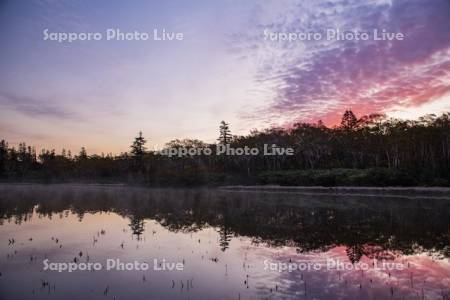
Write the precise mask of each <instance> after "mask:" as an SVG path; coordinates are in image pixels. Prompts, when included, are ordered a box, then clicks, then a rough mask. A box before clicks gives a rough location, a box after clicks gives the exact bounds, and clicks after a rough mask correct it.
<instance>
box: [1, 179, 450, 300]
mask: <svg viewBox="0 0 450 300" xmlns="http://www.w3.org/2000/svg"><path fill="white" fill-rule="evenodd" d="M449 219H450V201H449V200H448V199H444V198H442V197H435V196H433V195H426V194H423V193H422V194H420V195H417V196H414V195H413V196H411V195H408V197H406V196H402V195H398V194H397V195H395V196H382V195H364V194H359V195H355V196H352V195H348V194H346V195H338V194H334V193H320V194H319V193H314V192H312V193H308V194H304V193H303V194H302V193H300V192H292V191H291V192H273V191H272V192H267V191H228V190H216V189H146V188H140V187H127V186H120V185H117V186H111V185H109V186H102V185H6V184H5V185H0V222H1V223H0V224H1V225H0V253H1V254H2V255H1V256H0V272H1V277H0V298H1V299H62V298H64V299H80V298H81V299H98V298H104V299H278V298H283V299H314V298H315V299H360V298H364V299H390V298H392V299H402V298H405V299H411V298H413V299H446V297H448V295H449V293H450V278H449V274H450V262H449V257H450V231H449V225H448V220H449ZM45 259H48V261H49V262H58V263H69V262H76V263H87V262H92V263H95V262H98V263H100V264H102V266H103V267H104V268H103V269H102V270H98V271H79V270H77V271H74V272H67V271H63V272H58V271H52V270H44V264H43V261H44V260H45ZM108 259H116V260H120V261H121V262H124V263H126V262H134V261H137V262H140V263H144V262H145V263H148V264H149V266H150V269H149V270H146V271H142V270H139V271H138V270H131V271H126V270H115V269H114V270H106V269H105V267H106V261H107V260H108ZM155 260H156V261H157V263H156V265H157V267H158V268H159V269H158V270H155V269H154V262H155ZM330 260H332V261H335V262H341V263H343V264H346V265H347V266H348V267H350V266H355V268H353V269H348V270H347V269H345V270H337V269H327V268H326V262H327V261H330ZM374 262H375V263H376V264H377V266H378V268H375V267H374ZM176 263H180V264H182V265H183V270H182V271H179V270H168V269H165V270H161V269H164V266H166V267H170V266H172V264H176ZM294 264H295V266H297V267H299V266H300V267H303V266H306V265H308V264H309V265H314V264H315V265H320V266H321V268H320V269H317V270H315V269H309V270H299V269H296V270H291V271H290V272H289V271H288V270H280V269H276V267H279V266H283V265H290V266H293V265H294ZM383 264H384V266H386V264H389V265H388V266H392V265H394V264H398V265H399V266H402V269H401V270H400V269H395V268H393V269H389V268H384V269H383V268H381V266H382V265H383ZM361 265H367V266H369V269H367V270H358V269H356V267H357V266H361ZM268 266H269V267H268Z"/></svg>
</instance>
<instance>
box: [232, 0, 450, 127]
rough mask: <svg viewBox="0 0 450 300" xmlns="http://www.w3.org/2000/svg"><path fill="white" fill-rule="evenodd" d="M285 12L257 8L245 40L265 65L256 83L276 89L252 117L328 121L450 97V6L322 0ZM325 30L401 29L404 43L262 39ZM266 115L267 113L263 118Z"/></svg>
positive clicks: (245, 47)
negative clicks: (274, 34)
mask: <svg viewBox="0 0 450 300" xmlns="http://www.w3.org/2000/svg"><path fill="white" fill-rule="evenodd" d="M290 4H291V5H287V6H283V7H282V8H280V9H279V11H275V12H269V11H266V10H265V8H260V9H257V10H255V13H254V16H253V18H252V20H253V22H254V24H253V31H252V32H251V33H250V34H249V36H245V38H237V39H235V40H234V41H233V42H238V43H240V49H241V51H242V52H249V53H251V55H248V56H249V57H254V59H255V61H256V62H257V64H258V66H259V68H258V72H257V74H256V77H255V82H256V84H258V85H260V86H264V87H266V89H267V90H272V91H274V92H275V97H274V98H273V100H272V102H271V103H270V104H269V105H268V107H266V108H264V109H262V110H260V111H258V112H257V113H253V114H250V116H247V117H250V118H254V119H261V118H271V119H277V120H282V121H286V122H290V121H298V120H302V121H317V120H318V119H322V120H324V121H325V122H326V123H328V124H335V123H336V122H337V120H338V118H339V116H340V114H341V113H342V111H343V110H345V109H348V108H351V109H354V110H355V111H357V112H358V113H360V114H366V113H371V112H385V113H386V112H387V113H388V112H389V111H390V109H392V108H393V107H396V108H397V109H398V107H405V108H407V107H411V106H419V105H422V104H424V103H427V102H429V101H433V100H435V99H437V98H439V97H443V96H444V95H446V94H448V93H450V59H449V57H450V34H449V32H450V21H449V20H450V2H448V1H445V0H434V1H424V0H416V1H405V0H397V1H395V0H394V1H369V2H365V3H364V4H361V2H360V1H355V0H349V1H316V2H314V4H310V3H308V4H306V3H304V2H302V3H299V4H292V3H290ZM327 28H338V29H340V30H343V31H345V30H359V31H366V32H372V31H373V30H374V29H378V30H379V31H381V30H382V29H386V30H388V31H391V32H401V33H403V34H404V35H405V36H406V38H405V40H403V41H374V40H367V41H336V40H330V41H328V40H325V39H323V40H320V41H297V42H279V41H271V40H264V37H263V31H264V29H268V30H270V31H271V32H324V31H325V30H326V29H327ZM261 112H264V113H261Z"/></svg>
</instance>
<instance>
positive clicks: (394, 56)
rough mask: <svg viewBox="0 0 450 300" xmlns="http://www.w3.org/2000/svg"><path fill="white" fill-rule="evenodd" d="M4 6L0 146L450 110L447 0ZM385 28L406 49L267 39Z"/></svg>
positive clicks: (102, 144)
mask: <svg viewBox="0 0 450 300" xmlns="http://www.w3.org/2000/svg"><path fill="white" fill-rule="evenodd" d="M159 2H162V1H145V2H144V1H142V2H139V1H133V2H131V3H126V2H121V1H116V2H112V1H76V2H75V1H51V0H47V1H44V0H41V1H2V2H1V4H0V33H1V36H2V46H1V47H2V48H1V52H0V66H1V69H0V138H5V139H7V140H8V141H9V142H10V143H11V144H12V145H15V144H16V143H18V142H20V141H26V142H28V143H29V144H32V145H36V146H37V148H42V147H46V148H56V149H58V150H59V149H61V148H63V147H65V148H68V149H71V150H72V151H78V150H79V148H80V147H81V146H85V147H86V148H87V150H88V152H90V153H100V152H102V151H104V152H113V153H119V152H122V151H128V150H129V148H128V147H129V144H130V142H131V140H132V138H133V137H134V136H135V135H136V134H137V132H138V131H139V130H142V131H143V132H144V136H145V137H146V138H147V139H149V140H150V147H157V148H159V147H161V146H162V145H163V144H164V143H165V142H168V141H169V140H171V139H174V138H199V139H203V140H205V141H207V142H213V141H215V139H216V137H217V127H218V123H219V122H220V121H221V120H226V121H228V122H230V123H231V128H232V131H233V132H234V133H236V134H246V133H248V132H249V131H250V130H251V129H253V128H264V127H268V126H272V125H285V124H289V123H291V122H293V121H317V120H318V119H322V120H324V121H325V123H327V124H330V125H332V124H335V123H336V122H337V120H338V119H339V118H340V116H341V114H342V112H343V110H345V109H349V108H351V109H353V110H354V111H355V112H356V113H358V114H366V113H372V112H383V113H387V114H388V115H390V116H395V117H401V118H416V117H418V116H420V115H423V114H426V113H437V114H438V113H441V112H444V111H450V96H449V93H450V1H448V0H421V1H415V0H404V1H382V0H377V1H364V3H363V1H356V0H346V1H264V2H262V1H245V2H244V1H164V2H163V3H159ZM108 28H118V29H120V30H121V31H134V30H139V31H141V32H150V33H152V32H153V29H154V28H156V29H159V30H162V29H166V31H175V32H182V33H183V34H184V39H183V40H182V41H153V40H148V41H106V40H104V39H102V40H100V41H75V42H72V43H68V42H63V43H58V42H56V41H48V40H47V41H44V40H43V30H44V29H49V31H50V32H77V33H79V32H101V33H102V34H103V35H105V34H104V33H105V30H106V29H108ZM328 28H332V29H335V28H337V29H340V30H342V31H360V32H369V33H371V32H372V31H373V30H374V29H378V30H382V29H385V30H387V31H390V32H400V33H403V34H404V35H405V39H404V40H403V41H374V40H373V39H369V40H367V41H337V40H326V39H321V40H318V41H295V42H288V41H273V40H267V39H266V38H265V36H264V30H269V31H270V32H279V33H283V32H284V33H286V32H321V33H324V32H325V30H326V29H328Z"/></svg>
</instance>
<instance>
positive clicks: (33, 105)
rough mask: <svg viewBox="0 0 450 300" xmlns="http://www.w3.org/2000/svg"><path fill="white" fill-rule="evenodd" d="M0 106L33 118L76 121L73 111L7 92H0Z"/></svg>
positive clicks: (76, 117) (76, 116)
mask: <svg viewBox="0 0 450 300" xmlns="http://www.w3.org/2000/svg"><path fill="white" fill-rule="evenodd" d="M0 99H1V101H0V106H2V107H3V108H7V109H12V110H14V111H17V112H19V113H22V114H24V115H27V116H30V117H35V118H47V117H50V118H57V119H78V118H79V116H78V115H77V114H75V113H74V112H73V111H69V110H66V109H65V108H63V107H61V106H57V105H54V104H51V103H48V102H46V101H43V100H42V99H35V98H32V97H27V96H19V95H15V94H10V93H8V92H3V91H2V92H0Z"/></svg>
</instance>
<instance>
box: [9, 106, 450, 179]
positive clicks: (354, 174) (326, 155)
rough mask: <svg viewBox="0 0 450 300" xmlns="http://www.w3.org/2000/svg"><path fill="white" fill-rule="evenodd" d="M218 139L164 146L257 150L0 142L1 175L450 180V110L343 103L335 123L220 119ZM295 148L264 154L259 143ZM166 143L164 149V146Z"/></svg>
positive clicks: (139, 139)
mask: <svg viewBox="0 0 450 300" xmlns="http://www.w3.org/2000/svg"><path fill="white" fill-rule="evenodd" d="M218 136H219V137H218V139H217V143H212V144H208V143H205V142H202V141H200V140H197V139H182V140H179V139H176V140H172V141H170V142H168V143H167V144H166V145H165V147H166V148H187V149H192V148H202V149H204V148H211V149H212V151H213V152H214V151H215V150H214V149H215V148H216V147H218V145H221V144H229V145H230V146H231V147H235V148H239V147H246V146H247V147H252V148H258V149H260V150H261V151H260V152H259V153H260V155H237V156H227V155H186V156H183V157H168V156H166V155H162V154H161V150H159V151H151V150H147V148H148V144H149V142H148V141H147V140H146V139H145V138H144V136H143V134H142V133H139V134H138V136H137V137H136V138H135V139H134V140H133V141H132V143H131V146H130V150H129V151H128V152H124V153H120V154H118V155H113V154H101V155H99V154H88V153H87V151H86V149H85V148H84V147H82V148H81V150H80V151H79V153H77V154H72V153H71V152H70V151H66V150H64V149H63V150H62V151H61V153H56V151H55V150H47V149H43V150H41V151H40V152H39V153H37V151H36V150H35V148H34V147H32V146H28V145H27V144H26V143H24V142H22V143H19V145H18V146H17V147H12V146H9V145H8V142H7V141H5V140H1V142H0V180H1V181H3V182H73V181H76V182H100V183H119V182H120V183H128V184H142V185H150V186H166V185H167V186H176V185H184V186H189V185H229V184H278V185H321V186H338V185H343V186H415V185H424V186H428V185H429V186H450V113H444V114H442V115H440V116H436V115H434V114H430V115H426V116H423V117H421V118H419V119H417V120H400V119H394V118H388V117H386V116H385V115H382V114H371V115H365V116H361V117H357V116H356V115H355V114H354V113H353V112H352V111H350V110H347V111H345V113H344V114H343V116H342V119H341V122H340V124H339V125H336V126H333V127H327V126H325V125H324V124H323V123H322V122H321V121H318V122H317V123H301V122H299V123H295V124H293V125H292V126H289V127H280V128H269V129H265V130H253V131H251V132H250V133H249V134H247V135H242V136H240V135H233V134H232V132H231V130H230V126H229V124H227V123H226V122H224V121H222V122H221V123H220V126H219V133H218ZM272 144H275V145H277V146H278V147H284V148H293V149H294V155H272V156H265V155H263V148H264V145H272ZM162 150H164V149H162Z"/></svg>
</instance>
